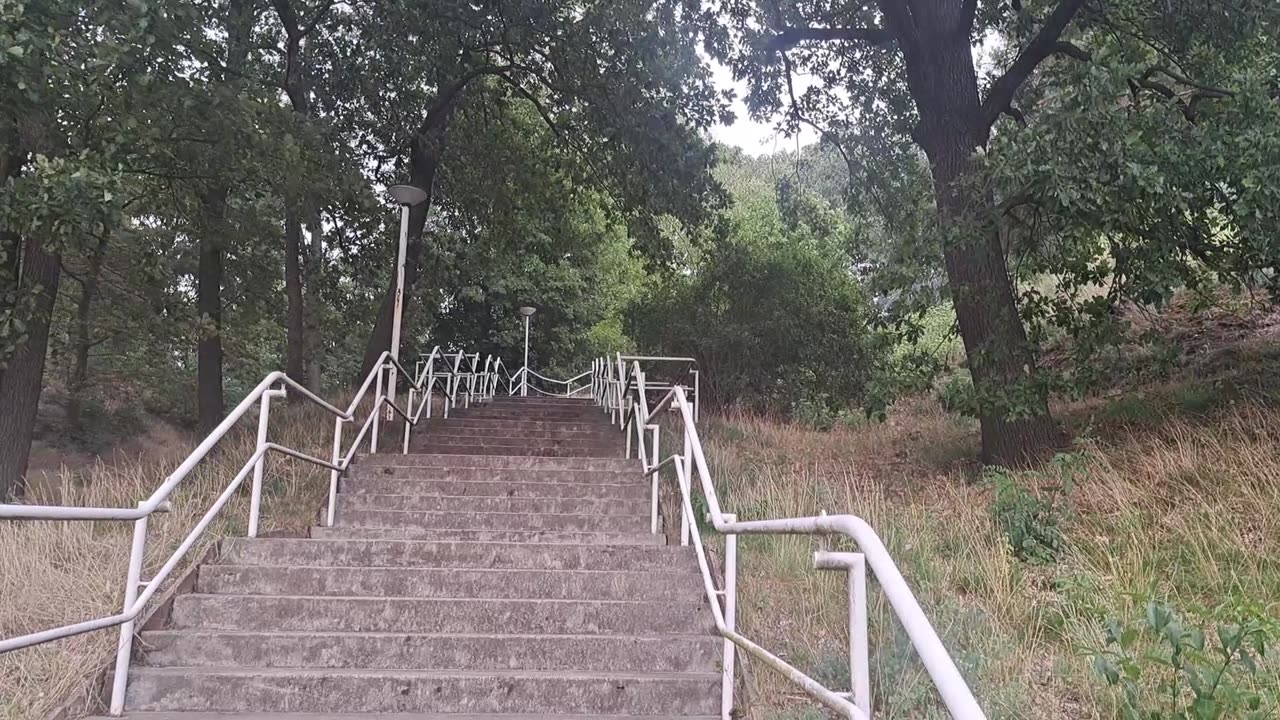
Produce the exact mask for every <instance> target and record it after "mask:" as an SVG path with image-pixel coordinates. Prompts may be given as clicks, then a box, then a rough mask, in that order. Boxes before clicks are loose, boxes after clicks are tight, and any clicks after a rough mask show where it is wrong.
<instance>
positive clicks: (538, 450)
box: [409, 442, 623, 458]
mask: <svg viewBox="0 0 1280 720" xmlns="http://www.w3.org/2000/svg"><path fill="white" fill-rule="evenodd" d="M409 449H410V450H411V451H415V452H431V453H438V454H442V455H492V456H498V457H538V458H613V457H621V456H622V453H623V448H621V447H614V448H562V447H549V446H545V445H528V446H519V447H517V446H501V447H499V446H494V445H470V444H467V445H462V444H453V443H439V442H428V443H418V444H412V445H410V446H409Z"/></svg>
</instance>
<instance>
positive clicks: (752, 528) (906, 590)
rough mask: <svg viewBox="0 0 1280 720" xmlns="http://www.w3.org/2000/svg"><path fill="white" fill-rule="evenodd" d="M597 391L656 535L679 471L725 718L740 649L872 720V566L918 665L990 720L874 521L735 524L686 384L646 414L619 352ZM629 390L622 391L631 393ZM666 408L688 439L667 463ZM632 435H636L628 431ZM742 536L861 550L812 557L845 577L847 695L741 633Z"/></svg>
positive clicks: (960, 713)
mask: <svg viewBox="0 0 1280 720" xmlns="http://www.w3.org/2000/svg"><path fill="white" fill-rule="evenodd" d="M593 389H594V397H595V398H596V401H597V402H598V403H599V404H601V405H602V406H604V407H605V408H606V409H608V410H609V411H610V412H612V413H615V417H616V416H617V415H618V414H619V413H621V414H624V415H625V416H626V418H625V419H622V420H621V421H620V425H621V427H622V428H623V430H624V431H627V445H628V447H627V453H628V455H630V453H631V451H632V447H631V439H632V436H633V434H634V437H635V440H636V443H635V452H636V456H637V457H638V458H639V459H640V461H641V465H642V467H643V468H644V472H645V473H646V474H647V475H649V476H650V477H651V478H652V482H653V493H652V517H653V527H652V530H653V532H655V533H656V532H657V531H658V526H657V524H658V523H657V518H658V513H659V508H658V497H659V495H658V492H657V483H658V474H659V470H661V469H662V468H664V467H666V466H668V465H672V466H674V468H675V472H676V480H677V484H678V485H679V490H680V502H681V508H680V517H681V523H680V524H681V544H682V545H688V544H689V542H690V541H691V540H692V543H693V546H694V550H695V553H696V555H697V559H698V566H699V569H700V570H701V572H702V579H703V587H704V590H705V592H706V594H707V599H708V601H709V603H710V605H711V611H712V616H713V619H714V620H715V625H716V631H717V632H718V633H719V634H720V635H721V636H722V637H723V638H724V640H725V645H724V657H723V660H722V662H721V670H722V689H721V715H722V717H723V718H724V720H729V718H730V717H731V712H732V709H733V669H734V654H735V648H738V649H741V650H742V651H743V652H746V653H747V654H748V655H751V656H752V657H754V658H756V659H758V660H760V661H761V662H763V663H765V664H766V665H768V666H769V667H770V668H771V669H773V670H775V671H777V672H779V673H781V674H782V675H783V676H784V677H786V678H788V679H789V680H791V681H792V682H794V683H795V684H796V685H797V686H798V687H800V688H801V689H802V690H803V691H804V692H805V693H807V694H808V695H809V696H810V697H812V698H814V699H815V700H817V701H818V702H819V703H821V704H822V705H824V706H826V707H828V708H830V709H831V710H833V711H835V712H837V713H839V714H840V715H841V716H842V717H846V718H853V719H855V720H868V719H869V718H870V717H871V710H872V708H871V683H870V667H869V650H868V644H867V622H868V620H867V603H866V570H867V568H868V567H869V568H870V570H871V571H872V573H873V574H874V575H875V577H876V579H877V580H878V581H879V584H880V588H881V590H882V591H883V592H884V594H885V597H886V599H887V600H888V602H889V606H890V607H891V608H892V609H893V611H894V614H895V615H896V616H897V618H898V620H899V621H900V622H901V623H902V626H903V628H904V629H905V630H906V633H907V637H908V638H909V639H910V640H911V643H912V645H913V646H914V647H915V649H916V652H917V653H918V655H919V657H920V660H921V663H922V664H923V665H924V667H925V670H926V672H928V674H929V677H930V678H931V679H932V680H933V682H934V685H935V687H936V688H937V690H938V694H939V696H940V697H941V698H942V701H943V703H944V704H945V705H946V707H947V709H948V710H949V711H950V712H951V714H952V716H953V717H956V718H961V719H962V720H985V717H986V716H985V714H984V713H983V711H982V708H981V707H980V706H979V705H978V703H977V701H976V700H975V699H974V697H973V693H972V692H971V691H970V689H969V686H968V683H967V682H966V681H965V679H964V677H963V675H961V674H960V671H959V669H958V668H957V667H956V665H955V662H954V661H953V660H952V658H951V655H950V653H949V652H948V651H947V649H946V646H945V645H943V643H942V640H941V639H940V638H939V637H938V634H937V632H936V631H935V630H934V629H933V626H932V624H931V623H930V622H929V619H928V618H927V617H926V616H925V614H924V611H923V610H922V609H921V608H920V604H919V603H918V602H917V601H916V598H915V595H914V594H913V593H912V592H911V589H910V587H909V586H908V585H907V582H906V579H905V578H903V576H902V573H901V572H900V571H899V570H898V568H897V565H896V564H895V563H894V561H893V558H892V557H891V556H890V555H889V552H888V550H887V549H886V548H885V546H884V543H883V542H882V541H881V540H880V538H879V536H878V535H877V534H876V532H875V530H874V529H872V527H871V526H870V525H868V524H867V523H866V522H865V521H864V520H862V519H861V518H859V517H856V516H854V515H819V516H816V517H798V518H775V519H768V520H747V521H739V520H738V519H737V517H736V516H735V515H734V514H731V513H725V512H723V511H722V510H721V508H720V501H719V498H718V497H717V495H716V490H715V486H714V484H713V483H712V481H711V473H710V471H709V470H708V467H707V461H706V456H705V455H704V453H703V450H702V442H701V440H700V439H699V437H698V431H697V427H696V415H695V410H694V406H693V405H692V404H691V403H690V402H689V399H688V397H687V395H686V392H685V388H684V387H682V386H679V385H676V386H675V387H672V388H671V389H670V390H669V391H668V392H667V393H666V394H665V395H664V396H663V398H662V400H660V401H659V402H658V403H657V404H655V405H654V406H653V407H652V408H649V407H648V402H647V399H646V398H645V395H646V392H647V390H648V388H647V387H646V382H645V376H644V372H643V371H642V370H641V368H640V365H639V361H638V360H636V361H632V363H631V365H630V367H628V368H626V369H625V370H624V368H623V366H622V361H621V359H620V356H619V357H615V358H602V359H601V360H599V361H597V362H596V363H595V364H593ZM628 389H629V391H628ZM624 392H626V396H625V397H624V396H623V393H624ZM669 408H674V409H675V410H676V411H677V412H678V413H679V415H680V421H681V425H682V429H683V440H684V443H683V452H681V453H673V454H672V455H670V456H669V457H667V458H666V459H665V460H661V461H659V460H658V457H657V456H658V440H659V436H658V425H657V419H658V417H659V414H660V413H662V412H664V411H667V410H668V409H669ZM632 429H634V433H632V432H630V430H632ZM645 430H650V431H651V433H652V434H651V438H652V443H651V445H650V446H649V447H648V448H646V446H645V439H646V433H645V432H644V431H645ZM695 475H696V477H697V479H698V485H699V488H700V489H701V491H702V495H703V499H704V500H705V502H706V506H707V509H708V513H707V519H708V520H709V521H710V523H711V526H712V527H713V528H714V529H715V530H716V531H717V532H718V533H720V534H722V535H723V536H724V538H725V559H724V561H725V571H724V575H725V583H724V590H723V591H717V590H716V589H715V582H714V579H713V577H712V574H711V571H710V563H709V561H708V559H707V556H706V550H705V548H704V547H703V544H702V538H701V533H700V532H699V530H698V523H697V522H696V519H695V516H694V514H693V512H694V511H693V501H692V489H691V485H692V479H693V477H694V476H695ZM740 534H792V535H794V534H802V535H844V536H845V537H848V538H850V539H851V540H853V541H854V542H855V543H856V544H857V546H858V552H856V553H844V552H822V551H819V552H816V553H815V554H814V565H815V567H816V568H818V569H834V570H844V571H845V572H846V573H847V574H848V583H849V668H850V692H848V693H845V692H837V691H833V690H831V689H829V688H827V687H825V686H823V685H822V684H821V683H819V682H817V681H816V680H814V679H813V678H811V677H809V676H807V675H805V674H804V673H803V672H802V671H800V670H799V669H797V668H796V667H794V666H792V665H791V664H789V663H787V662H786V661H785V660H783V659H782V658H780V657H778V656H777V655H774V654H773V653H770V652H769V651H767V650H765V649H764V648H762V647H760V646H759V645H757V644H755V643H754V642H752V641H751V640H749V639H748V638H746V637H744V636H743V635H742V634H741V633H739V632H738V631H737V628H736V605H737V536H738V535H740ZM721 603H723V607H722V606H721Z"/></svg>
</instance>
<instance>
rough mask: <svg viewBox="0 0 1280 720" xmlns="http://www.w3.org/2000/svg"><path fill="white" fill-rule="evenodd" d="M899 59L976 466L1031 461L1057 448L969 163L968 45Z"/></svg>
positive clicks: (975, 105)
mask: <svg viewBox="0 0 1280 720" xmlns="http://www.w3.org/2000/svg"><path fill="white" fill-rule="evenodd" d="M906 57H907V68H908V78H909V81H910V85H911V93H912V96H913V97H914V98H915V101H916V107H917V110H918V112H919V114H920V126H919V127H918V128H917V130H916V140H917V142H918V143H919V144H920V146H921V148H923V149H924V151H925V154H926V155H927V156H928V158H929V166H930V170H931V172H932V175H933V181H934V194H935V196H936V199H937V207H938V216H939V223H940V226H941V228H942V229H943V231H944V232H945V233H946V245H945V248H944V259H945V265H946V270H947V279H948V283H949V285H950V290H951V298H952V302H953V304H954V305H955V311H956V319H957V321H958V323H959V326H960V336H961V338H963V340H964V347H965V352H966V354H967V356H968V365H969V372H970V373H971V374H972V375H973V384H974V388H975V390H976V392H977V395H978V399H979V416H980V421H981V425H982V459H983V461H984V462H987V463H992V464H1001V465H1009V464H1014V465H1016V464H1023V463H1026V462H1030V461H1034V460H1036V459H1039V458H1041V457H1043V456H1044V455H1045V454H1047V453H1048V452H1050V451H1052V450H1053V449H1054V448H1056V447H1058V446H1059V445H1060V444H1061V440H1062V438H1061V435H1060V432H1059V430H1058V428H1057V426H1056V425H1055V423H1054V422H1053V419H1052V417H1051V416H1050V414H1049V403H1048V395H1047V390H1046V389H1045V388H1044V386H1043V385H1041V384H1039V383H1037V379H1036V377H1035V352H1034V349H1033V348H1032V347H1031V344H1030V343H1029V342H1028V340H1027V334H1026V329H1025V328H1024V327H1023V325H1022V319H1021V317H1020V316H1019V314H1018V307H1017V302H1016V299H1015V296H1014V289H1013V283H1012V281H1011V280H1010V278H1009V274H1008V268H1007V266H1006V263H1005V257H1004V249H1003V246H1002V245H1001V242H1000V235H999V231H998V227H997V226H996V224H995V222H994V218H993V208H994V203H993V201H992V197H991V195H990V191H989V190H988V189H987V188H986V187H984V186H983V185H982V183H981V182H980V180H981V179H980V178H978V177H976V176H975V175H974V173H973V170H974V168H973V163H972V157H973V154H974V153H975V152H976V151H977V150H978V149H979V148H982V147H984V146H985V145H986V142H987V139H988V138H987V131H986V129H985V127H984V126H982V125H981V124H980V123H979V96H978V84H977V77H976V73H975V72H974V66H973V58H972V54H971V51H970V48H969V38H968V35H967V34H955V33H952V34H950V35H947V36H939V37H934V38H931V39H930V40H929V41H928V42H927V43H925V44H924V46H923V47H922V48H921V49H919V50H917V51H916V52H907V53H906Z"/></svg>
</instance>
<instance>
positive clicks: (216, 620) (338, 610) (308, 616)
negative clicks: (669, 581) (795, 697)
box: [172, 594, 714, 635]
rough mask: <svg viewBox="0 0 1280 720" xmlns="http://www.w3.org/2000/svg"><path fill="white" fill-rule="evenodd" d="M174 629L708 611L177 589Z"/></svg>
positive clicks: (585, 630) (675, 620) (640, 625)
mask: <svg viewBox="0 0 1280 720" xmlns="http://www.w3.org/2000/svg"><path fill="white" fill-rule="evenodd" d="M172 619H173V624H174V626H175V627H177V628H199V629H204V630H243V631H248V630H268V631H276V632H404V633H486V632H492V631H493V630H494V629H495V628H502V630H503V631H504V632H508V633H524V634H549V635H584V634H585V635H592V634H630V635H697V634H703V633H708V632H711V631H713V630H714V623H713V622H712V620H711V611H710V610H709V609H708V608H706V607H705V602H704V603H700V604H694V603H688V602H630V603H616V602H590V601H585V602H584V601H547V600H541V601H540V600H471V601H467V602H459V601H458V600H425V599H417V598H317V597H263V596H248V595H197V594H188V595H179V596H178V597H177V598H176V599H175V600H174V606H173V618H172Z"/></svg>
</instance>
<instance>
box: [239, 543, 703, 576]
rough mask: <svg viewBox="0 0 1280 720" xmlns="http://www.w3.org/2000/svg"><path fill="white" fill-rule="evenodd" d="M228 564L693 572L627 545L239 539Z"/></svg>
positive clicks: (673, 551)
mask: <svg viewBox="0 0 1280 720" xmlns="http://www.w3.org/2000/svg"><path fill="white" fill-rule="evenodd" d="M220 562H222V563H225V564H227V565H293V566H299V567H307V566H310V567H327V568H333V567H432V568H467V567H471V568H493V569H518V570H632V571H652V570H660V571H666V572H677V573H678V572H685V573H695V574H696V565H695V564H694V557H693V554H692V551H691V550H690V549H689V548H681V547H678V546H673V547H665V546H663V547H637V546H628V545H595V546H586V545H565V544H559V545H556V544H529V543H473V542H454V543H449V542H407V541H398V540H342V541H337V540H327V541H323V542H322V541H319V540H294V539H286V538H279V539H262V540H248V539H244V538H238V539H235V540H227V541H224V543H223V552H222V557H221V558H220Z"/></svg>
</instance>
